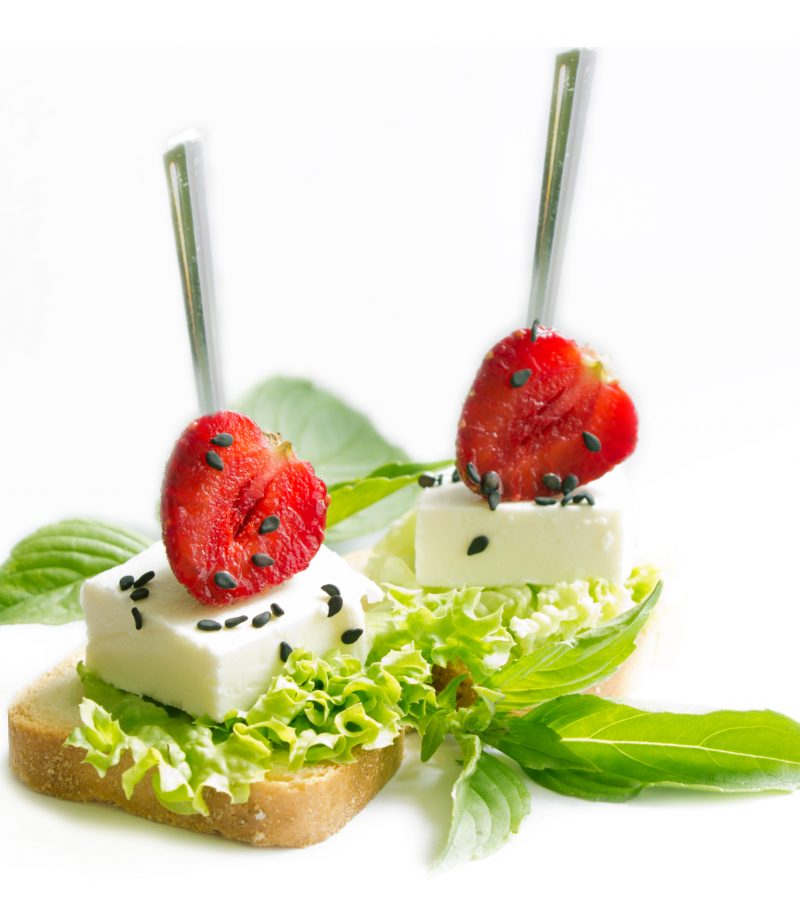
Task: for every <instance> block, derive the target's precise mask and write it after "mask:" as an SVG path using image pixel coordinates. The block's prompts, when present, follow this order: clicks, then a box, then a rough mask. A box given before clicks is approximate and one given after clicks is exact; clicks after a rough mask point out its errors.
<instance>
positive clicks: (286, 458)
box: [161, 411, 329, 606]
mask: <svg viewBox="0 0 800 900" xmlns="http://www.w3.org/2000/svg"><path fill="white" fill-rule="evenodd" d="M219 434H230V435H232V436H233V443H231V444H230V445H229V446H220V445H218V444H215V443H212V438H215V437H216V436H217V435H219ZM208 453H216V454H217V456H218V457H219V459H220V460H221V461H222V470H221V471H220V470H219V469H218V468H215V467H214V466H213V465H211V464H210V463H209V461H208V458H207V454H208ZM211 459H212V462H214V458H213V457H212V458H211ZM328 502H329V498H328V494H327V490H326V488H325V484H324V482H322V481H321V480H320V479H319V478H317V476H316V475H315V474H314V470H313V468H312V467H311V465H310V464H309V463H307V462H303V461H301V460H299V459H297V457H296V456H295V455H294V452H293V451H292V448H291V445H290V444H289V443H288V442H285V441H282V440H281V439H280V437H279V436H278V435H272V434H265V433H264V432H262V431H261V429H260V428H259V427H258V425H256V423H255V422H253V421H252V420H251V419H249V418H247V416H243V415H241V414H239V413H235V412H227V411H226V412H218V413H214V414H213V415H208V416H202V417H201V418H199V419H196V420H195V421H194V422H192V423H191V424H190V425H189V426H188V427H187V428H186V430H185V431H184V432H183V434H182V435H181V436H180V438H179V439H178V442H177V444H176V445H175V448H174V450H173V452H172V455H171V457H170V459H169V462H168V463H167V469H166V472H165V474H164V484H163V487H162V493H161V524H162V534H163V539H164V545H165V547H166V550H167V557H168V559H169V563H170V566H171V567H172V571H173V572H174V573H175V577H176V578H177V579H178V581H180V582H181V584H183V585H184V586H185V587H186V588H187V590H188V591H189V592H190V593H191V594H192V595H193V596H195V597H196V598H197V599H198V600H199V601H200V602H202V603H206V604H209V605H212V606H225V605H227V604H229V603H233V602H235V601H237V600H242V599H244V598H246V597H250V596H253V595H254V594H257V593H259V592H261V591H263V590H265V589H266V588H269V587H274V586H276V585H278V584H281V583H282V582H284V581H286V580H287V579H288V578H291V576H292V575H294V574H295V573H297V572H300V571H302V570H303V569H305V568H306V567H307V566H308V564H309V563H310V562H311V560H312V558H313V557H314V555H315V554H316V552H317V550H318V549H319V547H320V544H321V543H322V539H323V535H324V532H325V516H326V510H327V506H328ZM270 516H277V517H278V520H279V525H278V527H277V528H276V529H274V530H272V531H269V532H267V533H264V534H262V533H261V531H260V526H261V523H262V522H263V521H264V519H266V518H268V517H270ZM257 554H263V555H265V556H266V557H269V559H271V560H272V564H268V565H256V564H255V563H254V562H253V557H254V556H256V555H257ZM258 559H259V562H262V563H263V562H264V560H263V557H262V556H259V557H258ZM225 574H227V575H228V576H230V578H232V579H233V582H235V587H224V586H223V585H224V584H226V583H227V584H231V582H230V581H229V580H228V579H226V578H225ZM220 582H221V583H222V584H221V583H220Z"/></svg>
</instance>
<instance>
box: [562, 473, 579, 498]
mask: <svg viewBox="0 0 800 900" xmlns="http://www.w3.org/2000/svg"><path fill="white" fill-rule="evenodd" d="M577 486H578V476H577V475H572V474H569V475H567V477H566V478H565V479H564V480H563V482H562V483H561V490H562V491H563V492H564V493H565V494H569V493H572V491H574V490H575V488H576V487H577Z"/></svg>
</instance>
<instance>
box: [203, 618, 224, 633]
mask: <svg viewBox="0 0 800 900" xmlns="http://www.w3.org/2000/svg"><path fill="white" fill-rule="evenodd" d="M197 627H198V628H199V629H200V631H219V630H220V629H221V628H222V625H220V624H219V622H217V621H216V620H215V619H200V621H199V622H198V623H197Z"/></svg>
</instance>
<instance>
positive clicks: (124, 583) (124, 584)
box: [119, 575, 133, 591]
mask: <svg viewBox="0 0 800 900" xmlns="http://www.w3.org/2000/svg"><path fill="white" fill-rule="evenodd" d="M132 587H133V575H123V576H122V578H120V580H119V589H120V590H121V591H129V590H130V589H131V588H132Z"/></svg>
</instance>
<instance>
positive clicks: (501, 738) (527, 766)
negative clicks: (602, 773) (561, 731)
mask: <svg viewBox="0 0 800 900" xmlns="http://www.w3.org/2000/svg"><path fill="white" fill-rule="evenodd" d="M481 738H482V739H483V741H484V743H487V744H491V745H492V746H493V747H496V748H497V749H498V750H500V751H501V752H502V753H505V754H506V756H510V757H511V759H513V760H514V761H515V762H517V763H519V765H520V766H521V767H522V768H523V769H524V770H525V771H526V772H527V773H528V774H530V773H531V772H534V771H538V770H543V769H554V768H578V769H580V768H592V765H591V763H585V762H583V761H582V760H581V758H580V757H579V756H577V755H576V754H575V753H573V752H572V750H570V748H569V747H568V746H567V745H566V744H564V742H563V741H562V740H561V738H560V737H559V735H558V733H557V732H555V731H553V729H552V728H549V727H548V726H547V725H545V724H543V723H542V722H536V721H534V720H532V719H531V718H529V717H528V716H515V715H503V714H500V715H498V716H496V717H495V719H494V721H493V723H492V725H491V727H490V728H488V729H487V730H486V731H485V732H484V733H483V734H481Z"/></svg>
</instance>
